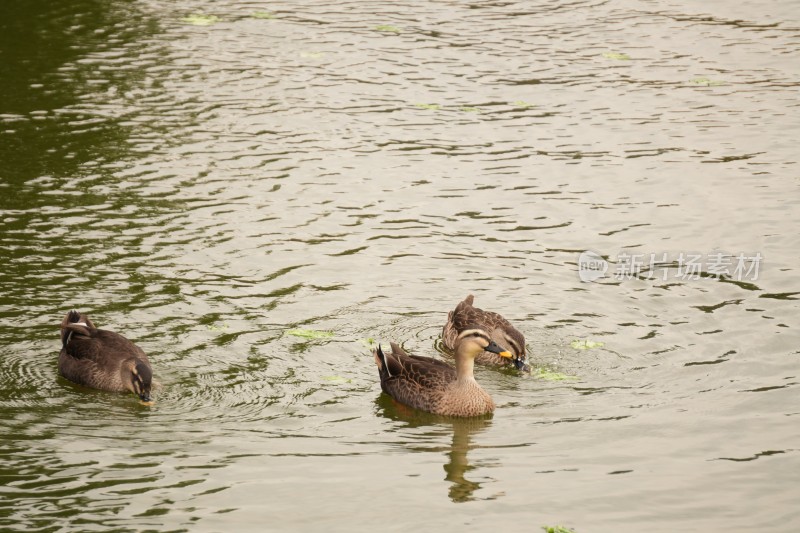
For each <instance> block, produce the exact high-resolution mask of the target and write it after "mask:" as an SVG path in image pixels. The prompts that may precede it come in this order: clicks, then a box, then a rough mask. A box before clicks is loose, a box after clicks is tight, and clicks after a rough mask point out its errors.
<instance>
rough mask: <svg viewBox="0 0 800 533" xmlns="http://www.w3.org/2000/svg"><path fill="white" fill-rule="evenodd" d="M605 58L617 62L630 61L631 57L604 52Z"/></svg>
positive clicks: (618, 53)
mask: <svg viewBox="0 0 800 533" xmlns="http://www.w3.org/2000/svg"><path fill="white" fill-rule="evenodd" d="M603 57H605V58H606V59H615V60H617V61H630V60H631V56H629V55H628V54H623V53H620V52H603Z"/></svg>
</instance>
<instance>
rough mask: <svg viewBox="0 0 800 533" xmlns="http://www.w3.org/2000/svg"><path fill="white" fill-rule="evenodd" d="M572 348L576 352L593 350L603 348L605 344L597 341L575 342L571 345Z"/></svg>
mask: <svg viewBox="0 0 800 533" xmlns="http://www.w3.org/2000/svg"><path fill="white" fill-rule="evenodd" d="M570 346H572V347H573V348H575V349H576V350H591V349H592V348H601V347H603V346H605V343H602V342H597V341H590V340H578V339H576V340H574V341H572V342H571V343H570Z"/></svg>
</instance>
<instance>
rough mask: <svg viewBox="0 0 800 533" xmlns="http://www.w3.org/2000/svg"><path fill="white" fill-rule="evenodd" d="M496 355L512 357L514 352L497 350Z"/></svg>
mask: <svg viewBox="0 0 800 533" xmlns="http://www.w3.org/2000/svg"><path fill="white" fill-rule="evenodd" d="M497 355H499V356H500V357H505V358H506V359H514V354H512V353H511V352H508V351H502V352H497Z"/></svg>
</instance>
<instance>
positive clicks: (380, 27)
mask: <svg viewBox="0 0 800 533" xmlns="http://www.w3.org/2000/svg"><path fill="white" fill-rule="evenodd" d="M375 31H382V32H387V33H400V28H398V27H397V26H392V25H391V24H379V25H378V26H375Z"/></svg>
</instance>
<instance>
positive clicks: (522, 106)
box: [511, 100, 533, 109]
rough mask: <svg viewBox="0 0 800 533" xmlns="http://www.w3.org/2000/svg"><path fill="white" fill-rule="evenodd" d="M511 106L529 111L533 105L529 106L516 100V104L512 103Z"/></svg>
mask: <svg viewBox="0 0 800 533" xmlns="http://www.w3.org/2000/svg"><path fill="white" fill-rule="evenodd" d="M511 105H513V106H514V107H521V108H523V109H529V108H531V107H533V104H529V103H528V102H525V101H523V100H517V101H516V102H512V103H511Z"/></svg>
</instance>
